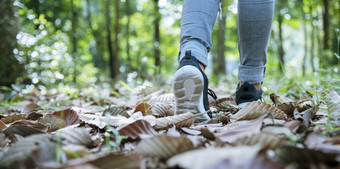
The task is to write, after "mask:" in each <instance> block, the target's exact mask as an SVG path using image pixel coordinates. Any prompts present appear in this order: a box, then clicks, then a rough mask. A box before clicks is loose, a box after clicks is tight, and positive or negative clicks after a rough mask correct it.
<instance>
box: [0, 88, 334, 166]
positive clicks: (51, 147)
mask: <svg viewBox="0 0 340 169" xmlns="http://www.w3.org/2000/svg"><path fill="white" fill-rule="evenodd" d="M129 90H130V92H129V95H125V93H126V92H125V91H126V90H125V91H124V90H114V91H110V92H109V93H108V94H107V95H106V94H105V92H104V91H102V92H98V93H96V94H94V95H96V96H98V97H93V96H89V95H85V94H83V95H79V96H72V95H70V94H64V93H56V94H47V95H43V94H41V93H40V92H39V91H38V90H36V89H33V90H32V92H30V93H25V94H23V93H20V92H17V93H16V96H15V98H16V99H19V98H20V100H21V101H20V102H7V101H6V102H4V103H2V106H1V108H0V111H1V112H2V114H1V115H0V130H1V132H0V168H53V169H56V168H58V169H59V168H68V169H75V168H87V169H94V168H107V169H109V168H192V169H208V168H211V169H213V168H214V169H216V168H244V169H246V168H252V169H253V168H261V169H272V168H339V155H340V146H339V143H340V137H339V136H340V135H339V131H340V130H339V120H340V96H339V94H338V93H336V92H335V91H330V92H325V93H309V96H310V97H307V98H296V100H290V99H289V98H288V97H285V96H278V95H276V94H275V93H272V94H270V99H271V101H269V102H267V103H266V102H259V101H256V102H251V103H249V104H247V105H246V106H245V107H244V108H240V107H238V106H237V105H236V103H235V100H234V98H233V97H221V98H219V99H218V100H217V102H216V101H215V100H214V99H212V98H211V100H210V106H211V109H212V111H213V118H212V120H211V121H209V122H196V121H195V116H197V115H195V114H192V113H190V112H188V113H185V114H179V115H175V114H174V97H173V95H172V94H169V93H165V92H164V90H158V91H155V90H154V91H152V92H151V91H150V90H147V89H145V88H139V87H137V88H134V89H129ZM316 96H317V97H316ZM319 96H320V97H319ZM315 98H316V99H315Z"/></svg>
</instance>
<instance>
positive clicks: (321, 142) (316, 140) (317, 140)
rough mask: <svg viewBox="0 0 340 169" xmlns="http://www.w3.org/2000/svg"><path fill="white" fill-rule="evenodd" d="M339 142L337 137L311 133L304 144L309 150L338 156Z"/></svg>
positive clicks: (339, 151)
mask: <svg viewBox="0 0 340 169" xmlns="http://www.w3.org/2000/svg"><path fill="white" fill-rule="evenodd" d="M337 142H338V144H332V143H337ZM339 142H340V138H339V137H334V138H332V137H327V136H324V135H322V134H319V133H311V134H309V135H308V136H307V138H306V139H305V142H304V143H305V145H307V147H308V148H309V149H314V150H320V151H322V152H324V153H336V154H340V145H339Z"/></svg>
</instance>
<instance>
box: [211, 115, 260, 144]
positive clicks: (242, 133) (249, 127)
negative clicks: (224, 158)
mask: <svg viewBox="0 0 340 169" xmlns="http://www.w3.org/2000/svg"><path fill="white" fill-rule="evenodd" d="M263 119H264V116H263V117H259V118H257V119H255V120H250V121H249V122H247V123H244V124H241V125H239V126H236V127H234V128H232V129H230V130H227V131H225V132H222V133H216V134H215V136H216V137H218V138H219V139H220V140H221V141H223V142H230V143H232V142H234V141H235V140H237V139H239V138H242V137H246V136H251V135H253V134H256V133H259V132H260V129H261V127H262V121H263Z"/></svg>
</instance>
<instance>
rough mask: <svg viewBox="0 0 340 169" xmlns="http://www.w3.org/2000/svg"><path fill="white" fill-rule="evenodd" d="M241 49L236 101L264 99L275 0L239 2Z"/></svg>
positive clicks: (244, 0)
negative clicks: (262, 88) (263, 85)
mask: <svg viewBox="0 0 340 169" xmlns="http://www.w3.org/2000/svg"><path fill="white" fill-rule="evenodd" d="M237 7H238V15H237V26H238V32H237V33H238V47H239V53H240V65H239V71H238V78H239V80H240V84H239V85H238V87H237V91H236V102H237V103H238V104H241V103H244V102H250V101H255V100H258V99H261V94H262V90H261V89H260V87H261V86H260V84H261V83H262V81H263V78H264V74H265V68H266V62H267V56H266V52H267V48H268V42H269V37H270V32H271V27H272V22H273V16H274V0H238V6H237Z"/></svg>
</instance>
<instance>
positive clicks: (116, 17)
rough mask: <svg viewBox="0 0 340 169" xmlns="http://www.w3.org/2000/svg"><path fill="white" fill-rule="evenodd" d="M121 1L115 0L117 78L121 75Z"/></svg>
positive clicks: (115, 66) (115, 68)
mask: <svg viewBox="0 0 340 169" xmlns="http://www.w3.org/2000/svg"><path fill="white" fill-rule="evenodd" d="M119 2H120V0H115V25H114V27H115V40H114V50H115V56H116V57H115V60H114V62H113V66H114V71H115V74H116V76H115V78H116V77H117V76H118V75H119V66H120V64H119V51H120V47H119V33H120V25H119V12H120V11H119Z"/></svg>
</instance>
